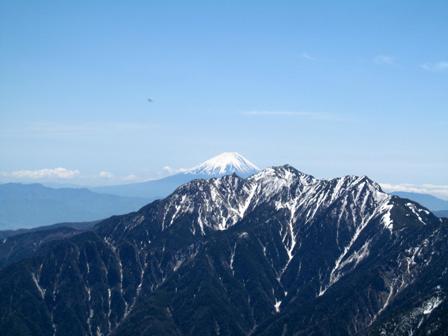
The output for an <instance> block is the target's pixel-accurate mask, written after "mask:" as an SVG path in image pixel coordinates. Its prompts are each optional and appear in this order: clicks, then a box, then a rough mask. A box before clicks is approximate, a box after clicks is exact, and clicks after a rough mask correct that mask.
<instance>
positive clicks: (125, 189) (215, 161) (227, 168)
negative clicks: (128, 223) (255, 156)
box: [91, 152, 259, 201]
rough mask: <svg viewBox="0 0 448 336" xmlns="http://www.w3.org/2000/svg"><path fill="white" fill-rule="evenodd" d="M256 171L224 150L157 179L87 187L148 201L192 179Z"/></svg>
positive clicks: (240, 158) (168, 192) (244, 175)
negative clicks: (175, 172) (196, 163)
mask: <svg viewBox="0 0 448 336" xmlns="http://www.w3.org/2000/svg"><path fill="white" fill-rule="evenodd" d="M257 171H259V168H258V167H257V166H256V165H255V164H253V163H252V162H250V161H249V160H248V159H246V158H245V157H244V156H242V155H241V154H239V153H236V152H224V153H221V154H219V155H217V156H215V157H212V158H211V159H208V160H207V161H204V162H203V163H201V164H199V165H197V166H195V167H193V168H190V169H185V170H183V171H181V172H180V173H177V174H174V175H171V176H167V177H164V178H162V179H159V180H151V181H146V182H139V183H130V184H123V185H115V186H103V187H96V188H91V190H93V191H95V192H99V193H105V194H111V195H118V196H128V197H141V198H145V199H147V200H148V201H149V200H154V199H158V198H162V197H165V196H167V195H169V194H170V193H171V192H173V191H174V190H175V189H176V188H177V187H178V186H180V185H182V184H184V183H187V182H190V181H193V180H196V179H210V178H213V177H221V176H225V175H230V174H236V175H238V176H240V177H249V176H250V175H253V174H254V173H256V172H257Z"/></svg>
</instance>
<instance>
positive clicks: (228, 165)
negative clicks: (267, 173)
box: [187, 152, 259, 177]
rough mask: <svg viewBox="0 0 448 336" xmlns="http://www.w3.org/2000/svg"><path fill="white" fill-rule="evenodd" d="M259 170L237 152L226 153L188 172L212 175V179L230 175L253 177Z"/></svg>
mask: <svg viewBox="0 0 448 336" xmlns="http://www.w3.org/2000/svg"><path fill="white" fill-rule="evenodd" d="M258 170H259V168H258V167H257V166H256V165H254V164H253V163H252V162H250V161H249V160H247V159H246V158H245V157H244V156H242V155H241V154H239V153H236V152H224V153H222V154H219V155H217V156H215V157H212V158H211V159H209V160H207V161H205V162H203V163H201V164H200V165H198V166H196V167H193V168H191V169H190V170H188V171H187V173H190V174H201V175H202V174H203V175H210V177H215V176H222V175H230V174H233V173H236V174H237V175H242V176H245V175H252V174H253V173H255V172H257V171H258Z"/></svg>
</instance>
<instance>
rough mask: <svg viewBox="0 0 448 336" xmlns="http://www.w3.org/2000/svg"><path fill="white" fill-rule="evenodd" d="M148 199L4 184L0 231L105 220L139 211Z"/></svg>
mask: <svg viewBox="0 0 448 336" xmlns="http://www.w3.org/2000/svg"><path fill="white" fill-rule="evenodd" d="M146 203H148V199H143V198H136V197H122V196H116V195H105V194H98V193H95V192H92V191H90V190H88V189H81V188H80V189H76V188H48V187H45V186H43V185H41V184H20V183H6V184H0V228H1V229H2V230H6V229H17V228H31V227H37V226H42V225H48V224H54V223H59V222H82V221H91V220H97V219H103V218H106V217H109V216H112V215H118V214H123V213H127V212H130V211H135V210H138V209H139V208H141V207H142V206H143V205H145V204H146Z"/></svg>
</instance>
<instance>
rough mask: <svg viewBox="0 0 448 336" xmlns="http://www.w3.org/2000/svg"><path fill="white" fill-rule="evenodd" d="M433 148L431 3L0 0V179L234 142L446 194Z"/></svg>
mask: <svg viewBox="0 0 448 336" xmlns="http://www.w3.org/2000/svg"><path fill="white" fill-rule="evenodd" d="M148 98H151V99H152V100H153V101H152V102H149V101H148ZM447 148H448V2H447V1H446V0H444V1H431V0H430V1H410V0H403V1H389V0H385V1H315V0H313V1H1V2H0V158H1V159H0V172H1V173H0V175H1V176H0V178H1V181H8V180H23V181H25V182H26V181H38V180H40V179H39V177H41V176H47V175H49V176H53V177H52V178H54V179H56V180H62V181H63V182H64V183H69V182H70V183H80V184H86V183H87V184H90V183H91V184H101V183H118V182H123V181H124V180H128V181H130V180H133V179H134V180H139V179H144V178H151V177H158V176H162V175H163V174H167V173H168V172H169V171H170V169H171V171H175V169H177V168H181V167H190V166H193V165H195V164H197V163H199V162H201V161H203V160H205V159H207V158H209V157H211V156H213V155H216V154H219V153H220V152H223V151H237V152H240V153H241V154H243V155H244V156H246V157H247V158H248V159H250V160H251V161H253V162H254V163H256V164H257V165H259V166H261V167H264V166H270V165H279V164H284V163H290V164H292V165H293V166H295V167H296V168H298V169H300V170H302V171H305V172H308V173H311V174H313V175H315V176H317V177H334V176H340V175H345V174H358V175H363V174H366V175H369V176H370V177H372V178H374V179H375V180H377V181H380V182H383V183H389V184H400V185H401V184H412V185H416V186H422V185H424V184H425V185H433V187H434V188H442V189H443V188H445V189H446V192H447V194H446V195H447V197H448V186H447V185H448V149H447ZM167 166H169V167H171V168H167ZM58 167H60V168H63V169H62V170H59V171H54V168H58ZM164 167H165V168H164ZM42 169H47V170H42ZM20 171H22V173H20ZM100 172H102V173H101V174H100ZM100 175H101V176H100ZM57 176H59V178H56V177H57Z"/></svg>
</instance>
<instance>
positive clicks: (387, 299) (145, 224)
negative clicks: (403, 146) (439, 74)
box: [0, 165, 448, 335]
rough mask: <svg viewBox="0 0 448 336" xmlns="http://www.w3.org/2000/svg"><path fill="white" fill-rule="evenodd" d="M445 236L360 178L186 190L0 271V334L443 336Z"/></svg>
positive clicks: (424, 215) (238, 182) (441, 226)
mask: <svg viewBox="0 0 448 336" xmlns="http://www.w3.org/2000/svg"><path fill="white" fill-rule="evenodd" d="M447 238H448V221H447V220H443V219H439V218H437V217H436V216H434V215H433V214H432V213H431V212H430V211H428V210H427V209H426V208H424V207H421V206H420V205H419V204H418V203H415V202H412V201H409V200H405V199H401V198H399V197H397V196H391V195H388V194H386V193H384V192H383V191H382V190H381V188H380V186H379V185H378V184H377V183H375V182H374V181H372V180H370V179H369V178H368V177H365V176H361V177H357V176H344V177H340V178H336V179H332V180H319V179H316V178H314V177H313V176H311V175H308V174H304V173H302V172H300V171H298V170H296V169H295V168H293V167H290V166H288V165H285V166H280V167H273V168H267V169H264V170H262V171H260V172H258V173H257V174H255V175H252V176H251V177H249V178H246V179H245V178H241V177H239V176H237V175H236V174H233V175H226V176H224V177H220V178H213V179H210V180H194V181H192V182H189V183H187V184H185V185H182V186H180V187H179V188H177V189H176V190H175V191H174V192H173V193H172V194H170V195H169V196H168V197H167V198H165V199H161V200H157V201H154V202H152V203H150V204H148V205H146V206H144V207H143V208H141V209H140V210H139V211H137V212H133V213H129V214H127V215H122V216H113V217H111V218H108V219H106V220H104V221H102V222H100V223H98V224H97V225H96V226H95V228H94V229H93V231H89V232H85V233H80V234H77V235H75V236H74V237H71V238H67V239H63V240H60V241H50V242H48V243H46V244H45V248H44V250H42V251H41V252H39V250H38V252H39V253H37V255H36V256H35V257H33V258H31V259H24V260H22V261H19V262H18V263H13V264H11V265H9V266H7V267H6V268H5V269H4V270H2V271H0V314H1V315H2V316H8V318H7V319H4V320H2V321H0V331H1V332H2V334H5V335H9V334H11V333H13V332H16V331H17V330H19V329H17V328H19V326H20V328H25V329H23V330H30V329H29V328H32V330H43V328H49V329H50V330H52V332H54V333H55V334H63V333H64V332H67V331H68V330H71V332H72V333H74V334H76V335H90V334H94V333H96V332H97V330H99V332H100V333H102V334H111V335H136V334H140V335H149V334H151V335H196V334H203V335H214V334H217V333H218V332H217V330H218V331H219V333H220V334H223V335H225V334H228V335H229V334H232V335H248V334H253V335H278V334H284V335H292V334H306V335H341V334H344V335H365V334H371V335H376V334H382V335H407V334H408V333H409V332H414V333H415V334H418V332H420V333H421V332H424V331H425V330H429V329H431V330H433V331H434V330H435V331H437V330H438V331H439V334H441V332H442V333H443V330H444V326H446V324H447V321H446V319H444V318H443V316H446V312H448V310H447V309H448V307H447V304H446V300H445V297H446V294H447V288H448V279H447V275H446V274H447V269H446V262H445V260H446V257H447V256H448V251H447V247H446V239H447ZM19 265H21V266H19ZM428 274H431V278H429V279H425V277H427V275H428ZM417 285H418V286H419V287H416V286H417ZM438 286H439V287H438ZM24 288H25V290H23V289H24ZM417 288H419V291H416V289H417ZM411 293H413V294H412V295H411ZM415 293H422V294H420V295H416V294H415ZM11 296H12V297H13V298H14V300H13V301H12V302H14V304H13V306H10V305H9V304H7V302H10V301H9V300H10V298H11ZM30 301H31V302H34V305H35V313H33V314H31V315H32V317H33V319H32V321H33V322H25V321H23V320H22V319H21V317H20V316H21V315H20V314H19V313H18V312H23V311H24V310H26V302H30ZM337 302H339V303H340V304H335V303H337ZM431 302H432V303H431ZM341 303H344V304H341ZM65 307H71V308H65ZM421 307H424V308H421ZM425 307H426V308H425ZM428 307H429V308H428ZM11 309H12V310H11ZM429 310H430V312H429V313H428V311H429ZM37 312H39V313H37ZM36 314H39V315H36ZM404 320H405V321H406V323H404V322H401V321H404ZM316 321H317V322H316ZM52 325H53V327H51V326H52ZM45 326H47V327H45ZM421 326H425V327H424V329H422V327H421ZM397 328H398V329H397ZM20 330H22V329H20ZM417 331H418V332H417ZM435 331H434V333H433V334H437V333H436V332H435ZM36 334H41V333H36Z"/></svg>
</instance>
